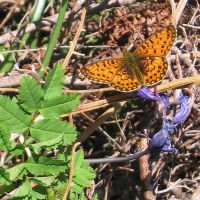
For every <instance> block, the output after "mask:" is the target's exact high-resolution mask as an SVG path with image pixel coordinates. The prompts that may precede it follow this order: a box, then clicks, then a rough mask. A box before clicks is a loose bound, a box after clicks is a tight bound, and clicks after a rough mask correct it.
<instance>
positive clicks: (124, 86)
mask: <svg viewBox="0 0 200 200" xmlns="http://www.w3.org/2000/svg"><path fill="white" fill-rule="evenodd" d="M175 35H176V30H175V27H174V26H172V25H170V26H168V27H165V28H163V29H161V30H160V31H159V32H157V33H155V34H153V35H152V36H150V38H149V39H147V40H146V41H144V42H143V43H142V44H141V45H139V46H138V47H137V48H136V50H135V51H134V52H127V51H125V52H124V55H123V57H122V58H108V59H104V60H101V61H97V62H95V63H92V64H88V65H85V66H84V67H83V69H82V73H83V74H84V75H85V76H86V77H88V78H89V79H91V80H93V81H96V82H98V83H106V84H109V85H110V86H111V87H113V88H114V89H116V90H119V91H122V92H127V91H133V90H136V89H139V88H140V87H142V86H144V85H146V86H152V85H155V84H157V83H159V82H161V81H162V80H163V79H164V77H165V75H166V72H167V69H168V63H167V60H166V58H165V56H166V55H167V54H168V52H169V50H170V48H171V46H172V44H173V42H174V40H175Z"/></svg>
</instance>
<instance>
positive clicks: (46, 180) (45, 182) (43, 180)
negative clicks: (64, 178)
mask: <svg viewBox="0 0 200 200" xmlns="http://www.w3.org/2000/svg"><path fill="white" fill-rule="evenodd" d="M28 180H29V181H30V182H34V183H37V184H39V185H42V186H51V184H52V183H53V182H54V181H55V177H54V176H48V177H30V178H28Z"/></svg>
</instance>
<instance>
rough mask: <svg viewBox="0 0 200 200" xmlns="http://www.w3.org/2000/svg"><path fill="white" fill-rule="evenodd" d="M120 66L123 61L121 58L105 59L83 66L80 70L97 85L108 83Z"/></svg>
mask: <svg viewBox="0 0 200 200" xmlns="http://www.w3.org/2000/svg"><path fill="white" fill-rule="evenodd" d="M122 66H123V61H122V59H121V58H116V59H115V58H111V59H105V60H101V61H97V62H94V63H91V64H87V65H85V66H84V67H83V68H82V73H83V75H85V76H86V77H87V78H89V79H91V80H93V81H97V82H98V83H109V82H110V81H111V79H112V77H113V76H114V75H115V74H116V73H117V71H119V70H120V68H122Z"/></svg>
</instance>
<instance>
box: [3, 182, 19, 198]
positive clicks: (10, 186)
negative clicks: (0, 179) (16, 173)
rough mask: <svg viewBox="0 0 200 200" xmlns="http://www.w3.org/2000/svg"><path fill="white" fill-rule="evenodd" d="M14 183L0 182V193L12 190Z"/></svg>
mask: <svg viewBox="0 0 200 200" xmlns="http://www.w3.org/2000/svg"><path fill="white" fill-rule="evenodd" d="M16 187H17V186H16V184H15V183H10V184H9V185H8V184H7V185H5V184H1V187H0V194H4V195H5V193H10V192H12V191H13V190H15V189H16Z"/></svg>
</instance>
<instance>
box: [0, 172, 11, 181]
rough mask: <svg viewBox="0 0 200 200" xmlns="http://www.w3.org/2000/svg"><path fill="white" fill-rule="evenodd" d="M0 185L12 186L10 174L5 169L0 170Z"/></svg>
mask: <svg viewBox="0 0 200 200" xmlns="http://www.w3.org/2000/svg"><path fill="white" fill-rule="evenodd" d="M0 183H1V184H0V185H8V184H10V178H9V173H8V172H7V171H6V170H5V169H3V168H0Z"/></svg>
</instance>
